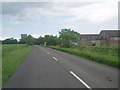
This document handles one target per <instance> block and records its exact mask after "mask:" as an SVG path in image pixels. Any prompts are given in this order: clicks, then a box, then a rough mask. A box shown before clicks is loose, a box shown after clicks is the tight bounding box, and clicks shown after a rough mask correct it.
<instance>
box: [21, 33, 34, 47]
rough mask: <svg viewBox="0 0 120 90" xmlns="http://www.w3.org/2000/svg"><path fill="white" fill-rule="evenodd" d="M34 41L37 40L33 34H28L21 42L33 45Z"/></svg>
mask: <svg viewBox="0 0 120 90" xmlns="http://www.w3.org/2000/svg"><path fill="white" fill-rule="evenodd" d="M34 42H35V39H34V38H33V37H32V36H31V35H28V36H27V37H26V38H22V39H21V40H20V42H19V43H20V44H28V45H33V44H34Z"/></svg>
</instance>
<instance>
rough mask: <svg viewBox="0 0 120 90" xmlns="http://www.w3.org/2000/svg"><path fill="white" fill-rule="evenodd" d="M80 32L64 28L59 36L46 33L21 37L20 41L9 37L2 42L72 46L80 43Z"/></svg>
mask: <svg viewBox="0 0 120 90" xmlns="http://www.w3.org/2000/svg"><path fill="white" fill-rule="evenodd" d="M79 37H80V36H79V34H78V33H77V32H75V31H74V30H71V29H66V28H65V29H62V30H61V31H60V32H59V37H57V36H53V35H44V37H41V36H40V37H39V38H33V37H32V36H31V35H28V36H27V37H25V38H22V39H20V41H19V42H18V41H17V40H16V39H13V38H8V39H5V40H3V41H2V44H28V45H33V44H37V45H40V44H42V45H43V44H45V43H46V45H52V46H56V45H62V47H71V46H72V45H73V44H72V43H78V41H79Z"/></svg>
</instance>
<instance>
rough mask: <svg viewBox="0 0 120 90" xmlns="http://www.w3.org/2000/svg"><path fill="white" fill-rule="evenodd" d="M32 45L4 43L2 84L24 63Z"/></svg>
mask: <svg viewBox="0 0 120 90" xmlns="http://www.w3.org/2000/svg"><path fill="white" fill-rule="evenodd" d="M31 49H32V47H31V46H27V45H22V44H5V45H2V84H4V83H5V82H6V81H7V80H8V78H9V77H10V76H11V75H12V74H13V73H14V72H15V71H16V69H17V68H18V67H19V66H20V64H22V62H23V60H25V58H26V56H27V55H28V54H29V52H30V51H31Z"/></svg>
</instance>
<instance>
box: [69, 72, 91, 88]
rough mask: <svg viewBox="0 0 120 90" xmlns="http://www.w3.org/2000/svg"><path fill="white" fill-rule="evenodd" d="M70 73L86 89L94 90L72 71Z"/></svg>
mask: <svg viewBox="0 0 120 90" xmlns="http://www.w3.org/2000/svg"><path fill="white" fill-rule="evenodd" d="M70 73H71V74H72V75H73V76H74V77H75V78H77V79H78V80H79V81H80V82H81V83H82V84H83V85H84V86H85V87H87V88H88V89H89V90H92V88H91V87H90V86H89V85H87V84H86V83H85V82H84V81H83V80H82V79H80V78H79V77H78V76H77V75H76V74H75V73H73V72H72V71H70Z"/></svg>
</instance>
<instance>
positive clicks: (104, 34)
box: [98, 30, 120, 39]
mask: <svg viewBox="0 0 120 90" xmlns="http://www.w3.org/2000/svg"><path fill="white" fill-rule="evenodd" d="M110 37H120V30H102V31H101V32H100V34H99V36H98V38H99V39H108V38H110Z"/></svg>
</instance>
